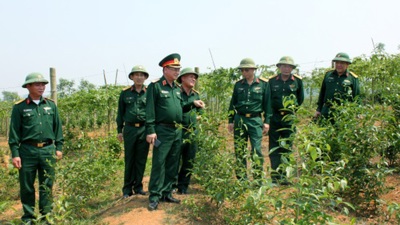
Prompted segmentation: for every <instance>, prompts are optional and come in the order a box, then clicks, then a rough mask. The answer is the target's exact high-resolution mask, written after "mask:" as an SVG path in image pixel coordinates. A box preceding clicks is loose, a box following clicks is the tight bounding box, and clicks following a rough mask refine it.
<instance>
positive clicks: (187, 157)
mask: <svg viewBox="0 0 400 225" xmlns="http://www.w3.org/2000/svg"><path fill="white" fill-rule="evenodd" d="M198 77H199V75H198V74H197V73H196V72H195V71H194V70H193V69H192V68H185V69H183V70H182V71H181V73H180V74H179V77H178V79H177V81H178V83H181V84H182V85H181V96H182V101H183V105H187V104H188V102H193V101H194V100H200V96H199V93H198V92H197V91H196V90H194V89H193V88H194V86H195V84H196V81H197V79H198ZM201 113H202V108H197V107H192V108H191V109H190V111H188V112H185V113H183V119H182V125H183V131H182V139H183V143H182V152H181V159H182V165H181V168H180V170H179V172H178V184H177V188H178V193H179V194H187V189H188V187H189V183H190V175H191V173H190V170H191V169H192V168H193V160H194V158H195V157H196V151H197V142H196V141H195V140H194V138H193V136H194V135H196V133H197V130H196V126H197V117H198V115H199V114H201Z"/></svg>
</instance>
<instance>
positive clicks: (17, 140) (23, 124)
mask: <svg viewBox="0 0 400 225" xmlns="http://www.w3.org/2000/svg"><path fill="white" fill-rule="evenodd" d="M48 83H49V82H48V81H47V80H46V79H45V78H44V77H43V75H42V74H40V73H31V74H29V75H28V76H26V79H25V83H24V84H23V85H22V87H23V88H27V89H28V91H29V95H28V97H27V98H26V99H23V100H21V101H18V102H17V103H15V105H14V107H13V109H12V114H11V123H10V136H9V140H8V144H9V146H10V149H11V154H12V163H13V165H14V167H16V168H18V170H19V182H20V193H21V202H22V208H23V211H24V215H23V216H22V218H21V219H22V221H23V222H24V223H31V222H32V220H35V219H36V215H35V186H34V183H35V179H36V174H38V176H39V185H38V186H39V212H40V214H42V215H43V216H45V215H46V214H48V213H50V212H51V211H52V198H51V190H52V187H53V179H54V164H55V162H56V160H57V159H58V160H59V159H61V158H62V146H63V142H64V138H63V134H62V129H61V128H62V126H61V119H60V117H59V115H58V109H57V106H56V104H55V103H54V102H53V101H52V100H50V99H48V98H44V97H43V93H44V90H45V89H46V84H48Z"/></svg>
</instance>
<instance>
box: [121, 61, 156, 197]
mask: <svg viewBox="0 0 400 225" xmlns="http://www.w3.org/2000/svg"><path fill="white" fill-rule="evenodd" d="M128 77H129V79H131V80H133V85H132V86H130V87H128V88H125V89H124V90H123V91H122V92H121V94H120V96H119V101H118V114H117V131H118V135H117V138H118V140H119V141H120V142H122V141H124V149H125V173H124V186H123V187H122V194H123V197H124V198H128V197H129V196H132V195H133V191H134V193H135V194H141V195H146V192H144V191H143V183H142V180H143V174H144V170H145V168H146V161H147V155H148V153H149V143H147V141H146V132H145V122H146V87H145V85H144V81H145V80H146V79H147V78H148V77H149V74H148V73H147V71H146V69H145V68H144V67H143V66H141V65H138V66H134V67H133V68H132V71H131V72H130V73H129V75H128ZM132 189H133V191H132Z"/></svg>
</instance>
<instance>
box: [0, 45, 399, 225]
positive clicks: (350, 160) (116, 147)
mask: <svg viewBox="0 0 400 225" xmlns="http://www.w3.org/2000/svg"><path fill="white" fill-rule="evenodd" d="M260 68H261V69H260V70H259V74H260V76H262V77H269V76H270V75H272V74H274V72H275V71H274V70H275V68H273V67H267V66H260ZM350 70H352V71H353V72H355V73H356V74H358V75H359V79H360V84H361V99H362V103H361V104H357V103H344V104H343V105H337V106H335V107H336V110H335V111H336V112H337V114H336V115H335V121H336V123H335V125H332V124H324V125H319V124H315V123H314V122H313V121H312V115H313V114H314V111H315V108H316V103H315V102H316V100H317V97H318V92H319V88H320V85H321V82H322V79H323V76H324V74H325V72H326V71H327V69H315V70H314V71H313V72H312V74H311V75H310V76H305V77H303V84H304V89H305V93H306V96H307V97H306V99H305V102H304V103H303V105H302V106H301V107H300V108H299V109H298V110H297V111H296V112H294V114H293V117H291V118H288V119H293V120H294V121H295V125H296V126H297V128H296V129H297V133H296V136H295V137H293V138H294V140H293V141H294V148H293V149H292V152H293V154H289V155H287V157H286V158H285V160H284V165H282V167H281V168H280V169H281V170H282V171H284V172H285V173H286V175H287V177H288V179H289V180H290V181H291V183H292V185H291V186H288V187H276V186H274V185H272V183H271V180H270V179H269V171H268V170H266V171H265V174H264V177H265V178H264V180H263V185H262V186H261V187H259V186H258V185H257V184H256V183H254V181H252V180H251V179H250V180H249V181H247V182H238V181H237V180H236V179H235V178H234V174H233V173H232V171H235V170H237V168H235V164H234V163H233V162H234V161H235V156H234V152H233V149H232V148H233V147H232V146H233V145H232V143H230V142H232V140H231V139H230V138H229V137H228V135H227V134H226V133H225V132H221V129H225V127H226V123H227V118H228V105H229V101H230V97H231V94H232V88H233V84H234V82H235V81H236V80H238V79H239V76H240V75H239V73H238V72H237V71H236V70H235V69H232V68H228V69H224V68H220V69H216V70H214V71H213V72H211V73H206V74H201V75H200V77H199V90H200V93H201V98H202V99H203V101H204V102H205V103H206V105H207V108H206V110H205V113H204V115H203V116H202V120H201V123H200V124H199V135H198V136H197V139H198V142H199V151H198V154H197V158H196V161H195V166H194V168H193V177H194V180H195V182H196V183H198V184H199V185H201V187H202V190H203V192H204V197H203V198H196V199H194V198H188V199H187V200H186V201H184V202H183V205H184V206H185V210H186V211H187V212H188V213H185V215H186V216H187V217H189V218H190V219H193V220H196V219H197V218H202V220H204V221H208V222H209V224H274V223H280V224H326V223H328V222H330V221H335V216H334V215H335V214H336V215H337V214H342V215H347V214H349V215H350V217H354V218H356V217H368V216H371V215H376V214H377V213H378V212H379V213H380V214H382V213H383V214H384V215H386V217H385V219H386V220H385V221H380V222H381V223H395V222H396V221H397V222H400V205H399V204H400V203H399V202H383V201H381V198H380V197H381V195H382V194H383V193H384V192H385V191H386V190H387V186H385V178H386V176H387V175H389V174H394V175H396V176H398V174H399V171H398V170H396V168H398V163H399V162H398V156H399V152H400V141H399V140H400V122H399V121H400V98H399V94H398V91H397V90H399V88H400V74H399V71H400V54H397V55H388V54H386V53H384V52H382V51H378V52H374V54H373V55H372V56H370V57H364V56H361V57H357V58H355V59H354V60H353V64H351V66H350ZM121 89H122V87H118V86H105V87H100V88H95V87H91V88H85V89H79V90H76V91H73V92H69V93H68V94H65V92H64V94H63V95H61V96H62V97H60V98H59V99H58V107H59V110H60V116H61V118H62V120H63V124H64V127H65V129H64V136H65V139H66V143H65V148H64V149H65V153H64V154H65V159H64V160H63V161H62V162H61V163H59V164H57V165H55V166H56V167H57V168H56V171H57V175H56V176H57V177H56V179H57V181H56V185H57V187H56V190H55V193H54V194H55V203H54V206H55V210H54V212H53V213H52V215H51V219H52V221H54V222H60V221H64V222H65V221H75V222H74V224H96V222H98V221H96V219H95V218H96V217H95V215H96V213H98V212H99V211H101V208H107V207H112V205H113V203H112V200H111V199H110V198H112V197H110V196H118V195H120V188H119V186H120V184H121V183H122V181H121V180H120V179H119V178H118V176H115V174H118V171H122V170H123V160H122V159H121V157H120V154H121V152H122V151H121V149H122V148H121V145H120V144H119V143H118V142H117V139H116V138H115V136H116V130H115V117H116V110H117V102H118V97H119V93H120V91H121ZM60 91H63V90H60ZM62 93H63V92H62ZM11 107H12V104H11V103H9V102H1V104H0V119H1V124H0V125H1V126H0V132H1V133H2V134H3V135H4V136H5V135H6V132H7V125H8V122H7V121H8V118H9V115H10V110H11ZM90 131H97V132H99V131H102V132H104V133H106V134H108V136H107V135H106V136H107V137H105V138H93V137H89V136H88V132H90ZM282 141H284V140H282ZM8 151H9V150H8V149H6V148H2V149H1V151H0V154H1V155H0V156H3V155H5V154H9V152H8ZM333 156H334V157H333ZM332 158H334V159H335V160H332ZM396 165H397V167H395V166H396ZM148 166H151V163H150V162H148ZM1 170H2V171H0V174H1V175H0V213H1V212H3V211H4V210H5V209H6V208H7V206H8V205H7V204H8V202H9V201H10V200H13V199H17V198H18V196H17V192H18V191H17V190H15V187H16V186H17V171H16V170H15V169H12V168H11V167H8V168H3V167H2V168H1ZM10 184H12V185H10ZM9 193H13V194H11V195H10V194H9ZM107 196H108V197H107ZM210 199H211V204H210ZM210 207H211V208H213V207H215V209H218V210H217V211H218V214H217V215H212V214H209V213H207V212H209V211H210V210H209V208H210ZM211 217H212V218H211ZM76 221H80V222H79V223H77V222H76ZM352 222H355V221H352ZM97 224H98V223H97Z"/></svg>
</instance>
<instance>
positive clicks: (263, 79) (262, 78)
mask: <svg viewBox="0 0 400 225" xmlns="http://www.w3.org/2000/svg"><path fill="white" fill-rule="evenodd" d="M258 79H260V80H262V81H264V82H268V79H267V78H264V77H259V78H258Z"/></svg>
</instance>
